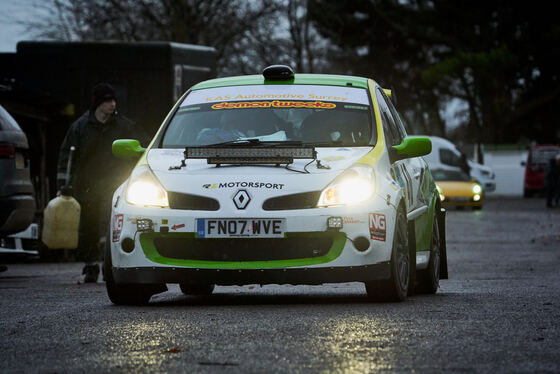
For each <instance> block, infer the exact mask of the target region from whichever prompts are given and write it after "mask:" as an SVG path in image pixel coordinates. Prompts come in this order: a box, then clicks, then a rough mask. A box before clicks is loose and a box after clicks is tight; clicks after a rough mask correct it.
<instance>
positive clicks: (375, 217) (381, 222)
mask: <svg viewBox="0 0 560 374" xmlns="http://www.w3.org/2000/svg"><path fill="white" fill-rule="evenodd" d="M386 234H387V221H386V220H385V214H381V213H369V235H370V238H371V239H374V240H379V241H382V242H384V241H385V237H386V236H387V235H386Z"/></svg>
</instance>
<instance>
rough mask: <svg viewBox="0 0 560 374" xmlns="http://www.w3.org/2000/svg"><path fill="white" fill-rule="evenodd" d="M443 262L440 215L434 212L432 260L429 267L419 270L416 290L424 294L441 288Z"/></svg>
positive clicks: (431, 244) (431, 240) (431, 243)
mask: <svg viewBox="0 0 560 374" xmlns="http://www.w3.org/2000/svg"><path fill="white" fill-rule="evenodd" d="M440 264H441V237H440V235H439V225H438V216H437V214H434V219H433V223H432V236H431V237H430V260H429V262H428V268H427V269H425V270H419V271H418V278H417V279H418V283H417V284H416V291H417V292H418V293H424V294H434V293H436V292H437V289H438V288H439V279H440Z"/></svg>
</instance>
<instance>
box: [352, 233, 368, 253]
mask: <svg viewBox="0 0 560 374" xmlns="http://www.w3.org/2000/svg"><path fill="white" fill-rule="evenodd" d="M352 244H354V247H355V248H356V249H357V250H358V251H360V252H365V251H367V249H368V248H369V239H368V238H366V237H365V236H358V237H357V238H356V239H354V240H353V241H352Z"/></svg>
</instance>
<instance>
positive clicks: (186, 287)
mask: <svg viewBox="0 0 560 374" xmlns="http://www.w3.org/2000/svg"><path fill="white" fill-rule="evenodd" d="M214 287H215V286H214V285H213V284H189V283H180V284H179V288H180V289H181V292H182V293H184V294H185V295H196V296H206V295H211V294H212V292H214Z"/></svg>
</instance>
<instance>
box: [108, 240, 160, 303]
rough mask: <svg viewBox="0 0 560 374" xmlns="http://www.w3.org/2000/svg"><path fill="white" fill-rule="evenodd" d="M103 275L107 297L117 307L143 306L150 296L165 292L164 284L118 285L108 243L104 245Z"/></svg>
mask: <svg viewBox="0 0 560 374" xmlns="http://www.w3.org/2000/svg"><path fill="white" fill-rule="evenodd" d="M103 274H104V276H105V286H106V287H107V295H108V296H109V299H110V300H111V302H112V303H113V304H117V305H145V304H147V303H148V302H149V301H150V298H151V297H152V295H155V294H157V293H160V292H165V291H167V286H166V285H165V284H120V283H116V282H115V280H114V278H113V264H112V260H111V247H110V244H109V241H107V242H106V244H105V260H104V262H103Z"/></svg>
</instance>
